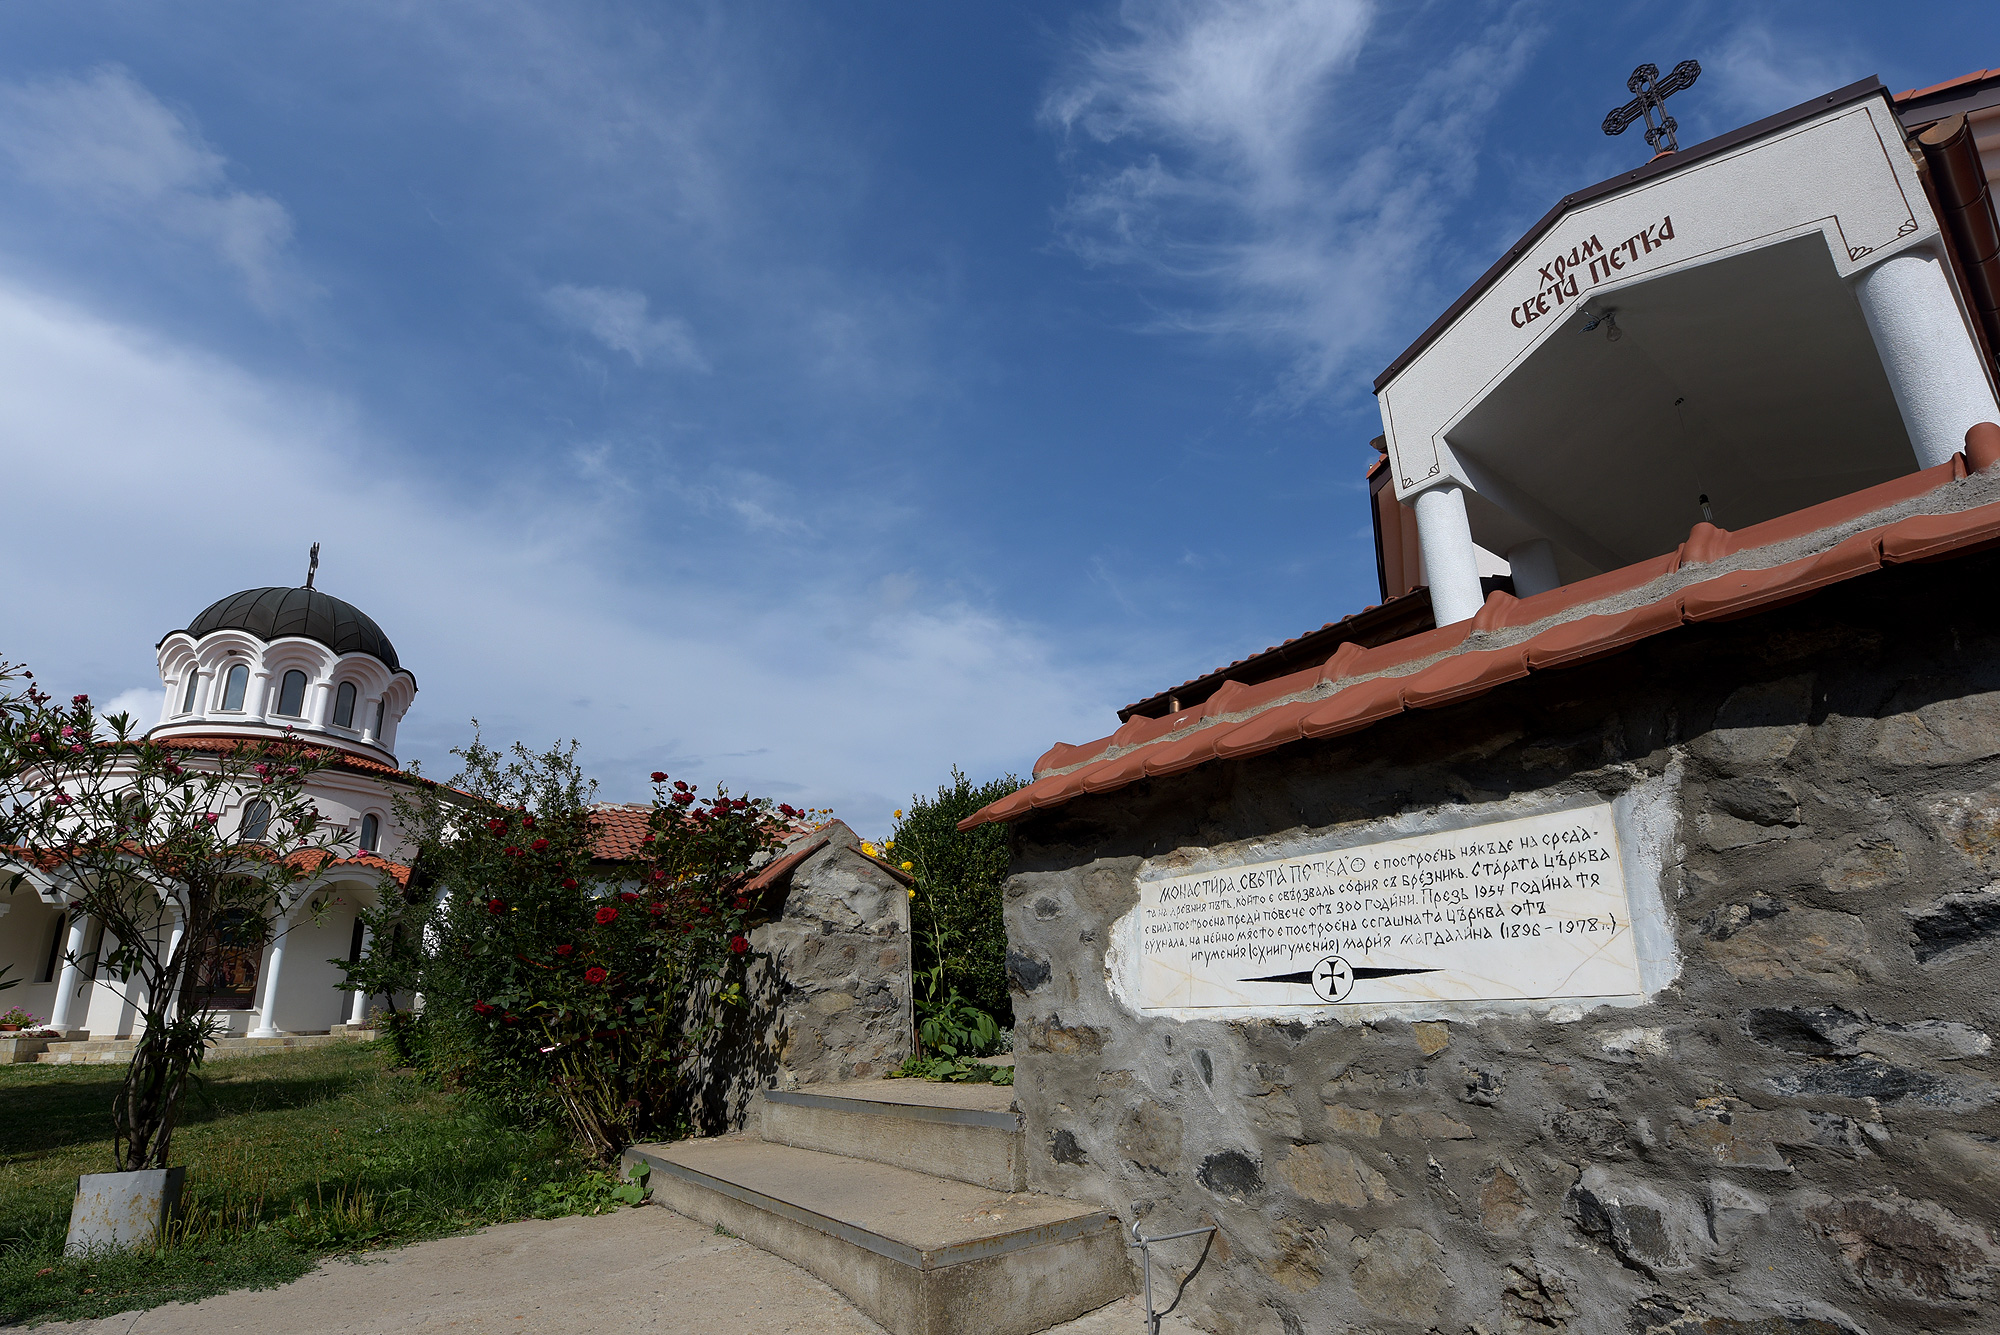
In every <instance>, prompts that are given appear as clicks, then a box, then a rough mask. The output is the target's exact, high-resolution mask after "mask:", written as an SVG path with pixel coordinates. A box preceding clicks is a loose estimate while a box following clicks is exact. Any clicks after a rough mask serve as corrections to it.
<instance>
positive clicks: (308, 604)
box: [0, 581, 417, 1040]
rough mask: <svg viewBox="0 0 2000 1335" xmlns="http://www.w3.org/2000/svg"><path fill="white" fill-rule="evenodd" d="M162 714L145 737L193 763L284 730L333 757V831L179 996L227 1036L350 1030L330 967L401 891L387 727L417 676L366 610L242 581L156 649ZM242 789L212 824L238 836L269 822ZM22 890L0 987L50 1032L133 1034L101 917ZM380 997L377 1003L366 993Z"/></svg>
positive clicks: (5, 923)
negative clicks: (275, 908)
mask: <svg viewBox="0 0 2000 1335" xmlns="http://www.w3.org/2000/svg"><path fill="white" fill-rule="evenodd" d="M158 658H159V671H160V683H161V685H162V686H163V687H164V689H165V692H166V699H165V704H164V708H163V709H162V712H161V717H160V718H159V720H158V722H157V723H156V724H154V726H153V727H152V728H151V729H149V730H148V733H147V736H148V737H150V738H151V739H152V740H153V741H156V742H159V743H161V744H163V745H166V746H169V747H172V748H174V749H176V750H179V751H184V752H186V753H188V755H189V757H190V759H191V760H192V761H197V762H198V759H199V757H200V755H201V754H202V753H203V752H208V753H216V752H220V751H224V750H227V749H229V748H231V747H234V746H236V745H239V744H241V743H243V742H246V741H257V740H269V739H273V738H277V737H279V736H282V735H283V734H284V733H285V732H286V731H287V730H289V731H290V732H291V733H293V734H294V735H296V736H299V737H302V738H305V739H307V740H309V741H311V742H313V743H314V744H315V745H317V746H320V747H322V748H324V749H325V751H326V752H327V753H328V754H329V755H330V756H331V757H332V763H331V764H329V765H328V766H327V767H326V768H325V769H323V770H321V771H320V772H318V773H317V774H316V775H314V776H313V779H312V781H311V783H310V785H309V786H308V788H307V796H308V797H309V798H310V799H311V800H312V802H313V803H314V804H315V805H316V806H317V807H318V809H319V811H320V813H321V815H322V817H323V819H324V820H325V821H327V822H328V823H330V824H331V825H332V826H333V828H334V829H335V830H337V831H340V832H341V833H342V834H343V835H344V836H345V837H344V839H343V840H342V843H341V847H342V850H343V855H342V856H340V857H337V858H334V859H331V860H329V861H328V862H326V863H325V864H324V865H323V866H322V867H321V868H320V869H319V871H318V873H317V874H316V875H315V876H313V877H312V878H311V879H310V880H309V881H307V882H306V883H305V884H304V885H303V886H302V887H300V889H299V890H298V892H297V893H295V894H294V895H293V896H292V897H291V898H290V899H289V900H288V901H287V902H286V903H285V905H284V906H283V908H282V909H281V911H280V912H279V913H278V914H277V915H276V916H275V917H274V918H273V919H272V921H271V922H270V923H269V924H268V925H267V927H266V930H265V932H264V936H263V940H262V942H261V943H260V944H259V945H257V946H255V947H253V948H246V949H244V950H242V951H238V952H233V953H228V952H226V953H225V954H224V956H223V957H222V959H221V960H220V961H219V962H218V964H217V966H216V967H215V969H214V970H213V971H212V973H211V976H208V977H205V978H203V979H202V980H201V983H200V987H199V991H198V994H197V995H196V996H194V997H191V998H189V999H188V1001H187V1003H185V1004H188V1005H193V1006H198V1007H201V1008H203V1009H206V1010H208V1011H209V1012H210V1013H211V1014H212V1015H213V1016H214V1017H215V1018H216V1019H217V1020H218V1021H220V1023H221V1025H222V1027H223V1029H224V1030H225V1036H231V1037H249V1038H277V1037H283V1036H287V1035H302V1034H323V1033H327V1032H329V1031H331V1030H334V1029H336V1028H337V1027H339V1026H343V1025H346V1026H357V1025H360V1024H362V1023H363V1022H364V1021H365V1020H366V1018H367V1015H368V1007H369V1003H370V999H369V998H366V997H364V996H362V995H360V994H359V993H355V992H347V991H342V990H340V989H339V987H338V984H339V983H340V982H341V981H342V980H343V978H344V977H345V975H344V974H343V972H342V970H341V969H340V967H339V965H338V964H337V963H335V962H334V961H336V960H339V959H347V960H350V961H352V960H356V959H358V958H360V955H361V952H362V951H363V950H364V949H366V946H367V942H366V940H365V933H364V929H363V927H362V924H361V922H360V919H359V914H360V913H361V911H362V910H363V909H365V908H368V907H370V906H372V905H374V904H375V903H377V902H378V901H379V900H380V898H381V897H382V896H384V895H390V894H397V893H401V892H402V890H403V889H404V887H405V886H407V884H408V881H409V876H410V870H409V862H410V850H409V849H408V848H407V847H406V846H405V844H404V843H403V841H402V839H401V836H400V833H399V831H398V830H397V827H396V824H395V821H394V819H393V814H394V813H393V804H394V797H395V795H396V793H397V792H398V790H399V789H402V788H405V787H407V786H408V785H409V784H411V783H412V782H414V780H413V779H412V778H411V776H409V775H407V774H405V773H404V772H403V771H402V770H401V768H400V767H399V766H398V764H397V761H396V753H395V744H396V731H397V728H398V726H399V725H400V724H401V722H402V720H403V718H404V716H405V715H406V714H407V713H408V712H409V708H410V705H411V702H412V701H414V700H415V698H416V693H417V681H416V677H415V676H414V675H413V674H412V673H411V672H410V671H409V670H408V669H407V668H405V667H403V666H402V664H401V662H400V661H399V660H398V658H397V656H396V650H395V646H394V645H393V644H391V643H390V641H389V638H388V637H387V636H386V635H384V634H383V633H382V630H381V627H379V626H377V625H376V624H375V622H374V620H373V619H371V618H370V617H368V616H367V615H366V614H365V613H363V612H362V611H361V610H360V609H358V608H356V607H354V606H353V605H352V604H350V603H347V602H344V601H342V600H341V599H339V598H335V597H332V596H331V595H329V594H327V593H325V592H323V591H321V590H318V589H314V588H312V587H310V581H308V586H307V587H305V588H263V589H248V590H245V591H243V592H241V593H238V594H235V595H232V596H231V597H228V598H224V599H222V600H221V601H219V602H217V603H215V604H213V605H211V606H210V607H208V608H207V609H206V610H204V611H203V612H202V613H201V614H200V615H199V616H197V617H196V618H194V620H193V621H191V622H190V623H188V625H187V627H186V628H185V629H182V630H176V631H172V632H170V633H169V634H167V635H166V636H165V637H164V638H163V639H162V640H161V641H160V642H159V645H158ZM262 805H263V804H262V803H260V802H259V801H257V800H256V799H255V798H254V796H251V795H247V794H246V795H242V796H239V797H238V798H237V799H235V800H234V801H233V803H232V805H231V806H229V807H227V808H225V809H224V810H223V811H222V812H221V819H222V820H223V821H224V822H230V823H233V824H235V825H236V826H238V827H239V828H244V829H246V830H250V829H254V827H255V826H256V825H257V823H258V822H259V821H261V820H265V819H268V809H263V810H260V807H262ZM9 870H19V871H22V872H24V873H26V876H25V884H24V885H23V886H22V888H20V889H18V890H17V891H16V892H15V893H14V894H13V895H11V896H7V897H4V898H0V966H10V967H11V972H9V973H8V974H7V975H6V976H7V977H10V978H14V979H17V980H20V981H19V985H17V986H15V987H13V988H11V989H9V990H8V991H6V992H5V993H0V1001H4V1003H5V1005H7V1006H19V1007H21V1008H22V1009H24V1010H27V1011H29V1012H32V1013H33V1014H35V1015H36V1016H38V1017H40V1018H41V1019H42V1020H44V1021H45V1022H46V1025H47V1027H49V1028H52V1029H56V1030H60V1031H62V1033H63V1035H64V1036H65V1037H66V1038H70V1039H78V1038H83V1037H88V1038H90V1039H92V1040H99V1039H107V1038H109V1039H118V1038H129V1037H132V1036H133V1033H134V1028H135V1026H136V1025H137V1024H138V1023H139V1022H140V1019H141V1008H140V1006H139V1005H138V1001H139V999H138V998H136V997H134V996H133V995H131V994H130V993H129V991H128V988H127V985H126V984H125V983H124V982H122V981H121V980H119V979H118V978H117V977H115V976H114V975H112V974H111V973H110V972H109V971H108V970H106V969H104V968H102V967H101V965H99V964H98V963H97V961H101V960H102V959H104V958H105V957H106V956H108V955H109V954H110V949H109V947H108V946H107V945H106V943H105V942H104V940H103V927H102V924H100V923H97V922H94V921H93V920H91V919H90V918H88V917H86V916H83V915H80V914H77V913H73V912H72V911H71V909H70V907H69V903H68V900H67V897H66V895H65V893H64V890H63V887H62V884H61V882H60V880H59V879H57V878H52V877H50V876H47V875H44V874H41V873H40V872H39V871H38V870H37V869H35V868H32V867H27V866H19V867H10V868H9ZM378 1000H379V999H378Z"/></svg>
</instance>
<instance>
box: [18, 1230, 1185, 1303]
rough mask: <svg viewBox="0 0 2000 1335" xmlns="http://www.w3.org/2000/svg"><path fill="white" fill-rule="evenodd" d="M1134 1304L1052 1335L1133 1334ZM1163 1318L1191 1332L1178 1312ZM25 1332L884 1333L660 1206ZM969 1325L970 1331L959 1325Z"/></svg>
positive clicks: (769, 1259)
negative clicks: (268, 1286) (269, 1286)
mask: <svg viewBox="0 0 2000 1335" xmlns="http://www.w3.org/2000/svg"><path fill="white" fill-rule="evenodd" d="M1143 1324H1144V1323H1143V1321H1142V1319H1141V1317H1140V1315H1139V1308H1138V1305H1137V1303H1136V1302H1124V1303H1115V1304H1113V1305H1112V1306H1111V1307H1108V1308H1104V1309H1102V1310H1100V1311H1097V1312H1093V1313H1092V1314H1090V1315H1089V1316H1086V1317H1083V1318H1081V1319H1080V1320H1077V1321H1073V1322H1070V1323H1069V1324H1068V1325H1065V1326H1061V1327H1059V1328H1058V1329H1057V1330H1056V1331H1054V1332H1051V1335H1141V1332H1142V1330H1143ZM1166 1328H1167V1329H1169V1330H1172V1331H1175V1332H1176V1333H1177V1335H1195V1327H1193V1326H1190V1325H1185V1324H1182V1323H1181V1322H1180V1319H1179V1318H1178V1317H1177V1316H1176V1317H1170V1318H1168V1320H1167V1327H1166ZM35 1329H36V1335H270V1332H272V1331H311V1332H312V1335H445V1332H453V1333H454V1335H480V1333H482V1332H484V1333H486V1335H492V1333H493V1332H503V1331H519V1332H530V1331H533V1332H540V1331H588V1332H590V1335H681V1332H687V1335H696V1332H700V1335H715V1332H718V1331H727V1332H731V1333H732V1335H795V1333H796V1335H883V1330H882V1328H881V1327H880V1326H878V1325H876V1324H875V1323H874V1322H873V1321H872V1320H870V1319H869V1318H868V1317H866V1316H864V1315H863V1314H862V1313H861V1312H860V1311H859V1310H858V1309H857V1308H856V1307H855V1306H854V1304H852V1303H850V1302H848V1301H847V1299H845V1298H843V1297H842V1296H841V1295H840V1294H838V1293H836V1292H835V1291H834V1290H833V1289H831V1288H829V1287H828V1286H827V1285H825V1284H823V1283H821V1282H820V1281H819V1280H818V1279H816V1278H814V1277H813V1276H812V1275H810V1274H807V1273H806V1272H805V1271H804V1270H801V1269H799V1268H798V1267H797V1266H795V1265H793V1264H791V1263H790V1262H789V1261H782V1260H780V1259H778V1258H777V1257H775V1256H772V1255H771V1254H770V1253H768V1252H763V1251H759V1250H758V1249H757V1248H755V1247H752V1246H751V1245H750V1244H749V1243H747V1242H742V1241H739V1240H737V1239H735V1238H727V1237H721V1236H718V1235H717V1234H716V1233H715V1232H714V1231H713V1230H712V1229H710V1228H708V1227H707V1226H705V1225H702V1224H697V1223H695V1222H694V1221H693V1220H690V1219H685V1218H683V1217H681V1216H680V1215H677V1214H675V1213H673V1212H672V1211H670V1210H666V1209H662V1208H660V1207H658V1206H646V1207H644V1208H641V1209H637V1210H620V1211H618V1212H617V1213H615V1214H609V1215H599V1216H597V1217H595V1218H588V1219H586V1218H570V1219H539V1220H529V1221H526V1222H523V1223H518V1224H500V1225H497V1226H496V1227H493V1228H488V1229H482V1230H481V1231H480V1232H477V1233H470V1234H467V1235H465V1236H464V1237H457V1238H440V1239H438V1240H437V1241H435V1242H420V1243H417V1244H416V1245H415V1246H411V1247H402V1248H398V1249H396V1250H393V1251H385V1252H377V1253H374V1254H372V1255H370V1256H369V1257H367V1258H366V1259H365V1260H362V1261H358V1262H356V1261H348V1260H338V1259H336V1260H331V1261H324V1262H322V1263H321V1264H320V1266H319V1268H318V1269H316V1270H314V1271H313V1272H312V1273H311V1274H309V1275H307V1276H306V1277H305V1278H304V1279H301V1280H299V1281H297V1282H296V1283H293V1284H287V1285H285V1286H284V1287H283V1288H278V1289H257V1290H243V1291H239V1292H236V1293H225V1294H222V1295H221V1296H220V1297H215V1298H209V1299H206V1300H204V1301H202V1302H199V1303H170V1304H168V1305H167V1306H165V1307H155V1308H153V1309H151V1310H150V1311H145V1312H127V1313H124V1314H123V1315H120V1316H114V1317H105V1318H103V1319H102V1320H98V1321H74V1322H61V1323H52V1324H49V1325H44V1326H38V1327H36V1328H35ZM967 1335H975V1333H974V1332H967Z"/></svg>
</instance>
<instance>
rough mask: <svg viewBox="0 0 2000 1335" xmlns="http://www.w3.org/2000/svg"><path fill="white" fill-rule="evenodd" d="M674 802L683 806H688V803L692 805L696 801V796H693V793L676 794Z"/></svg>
mask: <svg viewBox="0 0 2000 1335" xmlns="http://www.w3.org/2000/svg"><path fill="white" fill-rule="evenodd" d="M674 801H676V802H678V803H680V804H681V805H682V806H686V805H687V804H688V803H690V802H692V801H694V794H693V793H675V794H674Z"/></svg>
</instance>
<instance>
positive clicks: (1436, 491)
mask: <svg viewBox="0 0 2000 1335" xmlns="http://www.w3.org/2000/svg"><path fill="white" fill-rule="evenodd" d="M1416 510H1417V542H1418V544H1419V545H1420V546H1422V548H1423V549H1424V577H1425V578H1426V579H1428V580H1430V584H1431V612H1432V614H1433V615H1434V616H1436V618H1437V623H1438V625H1440V626H1449V625H1451V624H1452V623H1453V622H1454V621H1464V620H1465V619H1467V618H1468V617H1470V616H1472V615H1473V614H1474V613H1476V612H1478V611H1479V609H1480V607H1481V606H1482V605H1483V604H1484V603H1485V601H1486V598H1485V595H1483V594H1482V593H1480V591H1479V553H1478V550H1477V548H1475V547H1474V546H1473V542H1472V521H1471V520H1470V519H1468V518H1466V514H1465V490H1464V488H1462V487H1457V486H1453V485H1451V484H1450V483H1446V484H1445V485H1443V486H1440V487H1432V488H1431V489H1430V490H1429V491H1426V492H1422V493H1420V494H1419V495H1418V496H1417V501H1416Z"/></svg>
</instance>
